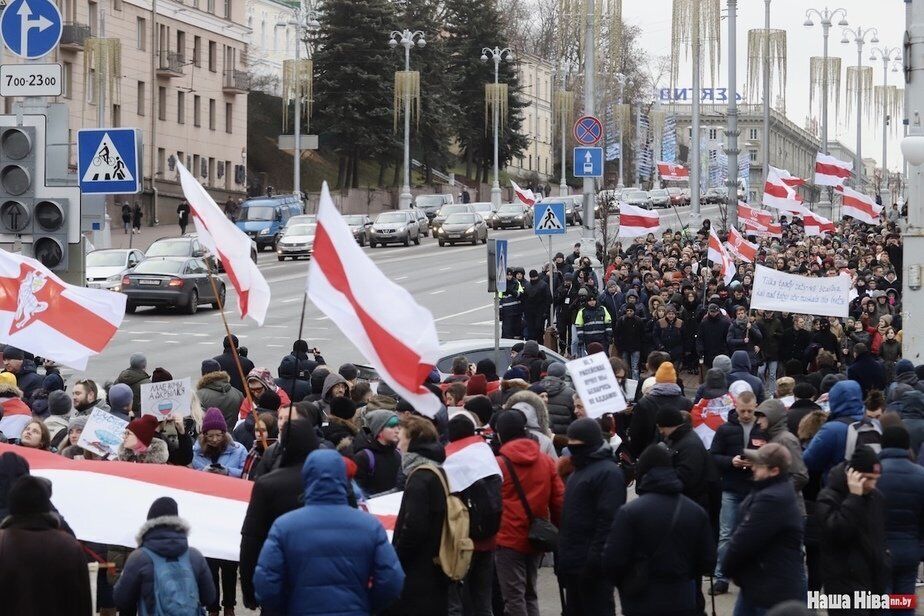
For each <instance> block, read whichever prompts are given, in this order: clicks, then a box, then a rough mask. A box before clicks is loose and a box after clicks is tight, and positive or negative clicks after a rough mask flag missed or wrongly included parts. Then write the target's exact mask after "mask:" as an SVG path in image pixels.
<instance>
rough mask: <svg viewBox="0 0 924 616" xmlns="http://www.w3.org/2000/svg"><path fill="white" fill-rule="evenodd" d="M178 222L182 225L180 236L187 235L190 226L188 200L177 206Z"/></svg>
mask: <svg viewBox="0 0 924 616" xmlns="http://www.w3.org/2000/svg"><path fill="white" fill-rule="evenodd" d="M176 222H177V224H178V225H180V235H186V226H187V225H189V203H188V202H187V201H186V199H183V200H182V201H180V204H179V205H178V206H176Z"/></svg>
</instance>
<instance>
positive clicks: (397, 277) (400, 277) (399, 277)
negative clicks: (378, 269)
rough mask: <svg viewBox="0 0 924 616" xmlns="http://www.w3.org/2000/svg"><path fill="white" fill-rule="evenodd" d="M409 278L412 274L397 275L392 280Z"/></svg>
mask: <svg viewBox="0 0 924 616" xmlns="http://www.w3.org/2000/svg"><path fill="white" fill-rule="evenodd" d="M408 278H410V276H396V277H395V278H392V280H395V281H398V280H407V279H408Z"/></svg>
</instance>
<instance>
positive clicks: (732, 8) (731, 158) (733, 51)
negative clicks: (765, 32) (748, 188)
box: [725, 0, 741, 229]
mask: <svg viewBox="0 0 924 616" xmlns="http://www.w3.org/2000/svg"><path fill="white" fill-rule="evenodd" d="M737 25H738V0H728V91H729V96H728V129H727V131H726V133H725V138H726V142H725V143H726V146H725V155H726V156H727V157H728V158H727V163H726V168H727V169H728V182H727V183H726V187H727V188H728V194H727V195H726V202H725V203H726V204H725V207H726V210H725V223H726V225H727V226H728V228H729V229H733V228H735V227H737V226H738V155H739V154H740V153H741V150H740V149H738V100H737V98H738V97H737V95H736V92H737V91H738V73H737V66H736V65H737V63H738V59H737V45H736V42H737V38H738V34H737Z"/></svg>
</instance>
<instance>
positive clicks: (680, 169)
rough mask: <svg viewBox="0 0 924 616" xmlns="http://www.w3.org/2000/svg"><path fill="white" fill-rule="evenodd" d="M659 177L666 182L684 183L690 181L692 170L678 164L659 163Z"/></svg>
mask: <svg viewBox="0 0 924 616" xmlns="http://www.w3.org/2000/svg"><path fill="white" fill-rule="evenodd" d="M658 175H660V176H661V179H662V180H664V181H665V182H683V181H686V180H689V179H690V170H689V169H687V168H686V167H684V166H683V165H678V164H676V163H666V162H664V161H660V162H658Z"/></svg>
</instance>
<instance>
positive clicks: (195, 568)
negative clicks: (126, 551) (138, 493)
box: [113, 496, 216, 616]
mask: <svg viewBox="0 0 924 616" xmlns="http://www.w3.org/2000/svg"><path fill="white" fill-rule="evenodd" d="M188 535H189V524H188V523H187V522H186V521H185V520H184V519H183V518H181V517H179V510H178V508H177V504H176V501H175V500H173V499H172V498H169V497H167V496H163V497H161V498H158V499H157V500H155V501H154V502H153V503H152V504H151V507H150V509H148V517H147V521H146V522H145V523H144V524H143V525H142V526H141V529H140V530H139V531H138V537H139V538H140V545H139V547H138V549H136V550H135V551H134V552H132V553H131V555H130V556H129V557H128V560H127V561H126V563H125V569H124V570H123V571H122V575H121V577H119V581H118V582H116V585H115V588H114V589H113V598H114V599H115V604H116V607H118V608H119V610H124V611H126V612H131V611H133V610H135V609H136V608H137V609H138V613H139V614H144V615H148V614H150V615H152V616H172V615H174V614H177V615H179V614H198V613H199V611H200V610H201V607H202V606H206V605H211V604H212V602H213V601H215V598H216V595H215V584H214V583H213V582H212V574H211V572H210V571H209V566H208V564H207V563H206V562H205V558H204V557H203V556H202V554H200V553H199V550H197V549H196V548H191V547H189V541H188V539H187V536H188Z"/></svg>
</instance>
